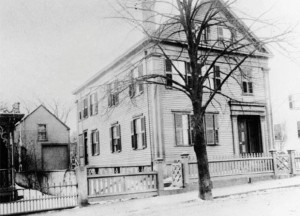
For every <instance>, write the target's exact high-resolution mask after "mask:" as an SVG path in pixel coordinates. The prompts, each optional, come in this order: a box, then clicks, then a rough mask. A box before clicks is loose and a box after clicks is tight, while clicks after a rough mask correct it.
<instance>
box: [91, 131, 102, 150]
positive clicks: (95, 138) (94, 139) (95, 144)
mask: <svg viewBox="0 0 300 216" xmlns="http://www.w3.org/2000/svg"><path fill="white" fill-rule="evenodd" d="M91 143H92V155H93V156H95V155H99V154H100V143H99V131H98V130H94V131H92V133H91Z"/></svg>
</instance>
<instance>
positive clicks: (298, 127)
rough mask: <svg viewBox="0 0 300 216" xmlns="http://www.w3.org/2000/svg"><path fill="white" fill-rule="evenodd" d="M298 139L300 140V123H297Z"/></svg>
mask: <svg viewBox="0 0 300 216" xmlns="http://www.w3.org/2000/svg"><path fill="white" fill-rule="evenodd" d="M297 131H298V138H300V121H297Z"/></svg>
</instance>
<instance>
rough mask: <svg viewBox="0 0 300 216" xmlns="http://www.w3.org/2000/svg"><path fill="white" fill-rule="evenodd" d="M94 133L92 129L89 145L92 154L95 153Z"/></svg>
mask: <svg viewBox="0 0 300 216" xmlns="http://www.w3.org/2000/svg"><path fill="white" fill-rule="evenodd" d="M94 133H95V132H93V131H92V133H91V147H92V155H95V145H94Z"/></svg>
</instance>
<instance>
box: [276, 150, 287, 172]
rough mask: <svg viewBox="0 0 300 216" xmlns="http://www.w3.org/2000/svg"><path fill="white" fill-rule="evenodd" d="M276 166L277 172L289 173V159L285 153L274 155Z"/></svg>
mask: <svg viewBox="0 0 300 216" xmlns="http://www.w3.org/2000/svg"><path fill="white" fill-rule="evenodd" d="M276 168H277V172H278V174H289V173H290V160H289V155H287V154H277V155H276Z"/></svg>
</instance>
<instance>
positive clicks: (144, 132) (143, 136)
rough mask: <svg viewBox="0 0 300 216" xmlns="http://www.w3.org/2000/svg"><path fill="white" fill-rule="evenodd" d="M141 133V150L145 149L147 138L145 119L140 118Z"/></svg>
mask: <svg viewBox="0 0 300 216" xmlns="http://www.w3.org/2000/svg"><path fill="white" fill-rule="evenodd" d="M141 132H142V139H143V148H144V149H145V148H147V136H146V117H145V116H144V117H142V118H141Z"/></svg>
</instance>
